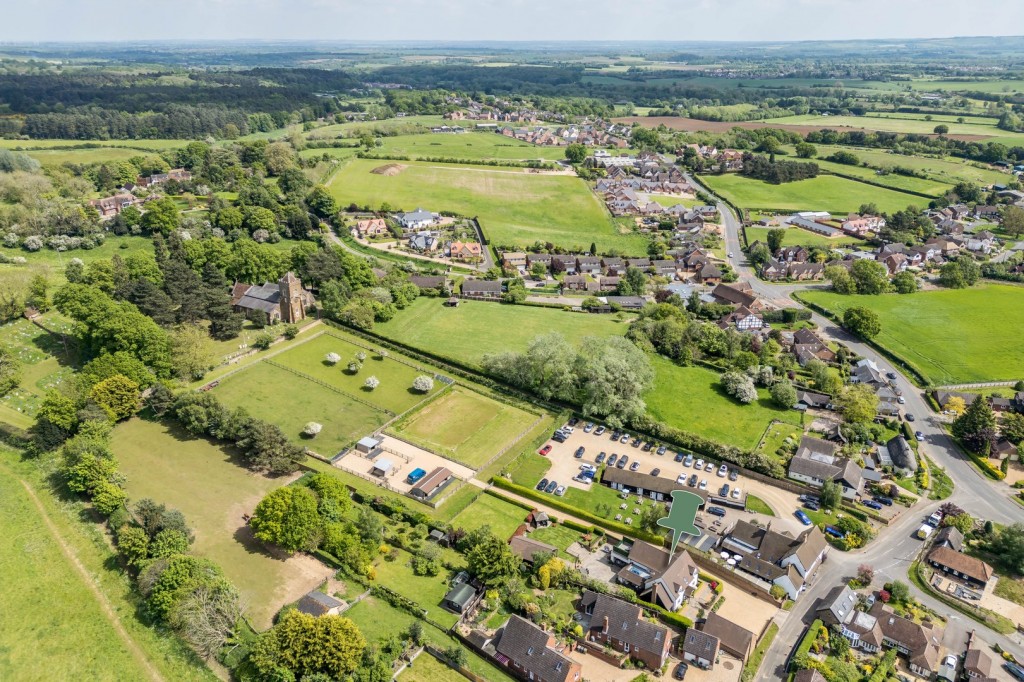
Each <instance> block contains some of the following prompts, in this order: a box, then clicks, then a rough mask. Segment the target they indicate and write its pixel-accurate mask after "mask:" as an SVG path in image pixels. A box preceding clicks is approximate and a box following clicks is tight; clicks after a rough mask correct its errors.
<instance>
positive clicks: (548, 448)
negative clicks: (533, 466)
mask: <svg viewBox="0 0 1024 682" xmlns="http://www.w3.org/2000/svg"><path fill="white" fill-rule="evenodd" d="M537 452H538V453H539V454H542V455H544V456H545V457H547V456H548V453H550V452H551V443H548V444H547V445H545V446H544V447H542V448H541V449H540V450H538V451H537Z"/></svg>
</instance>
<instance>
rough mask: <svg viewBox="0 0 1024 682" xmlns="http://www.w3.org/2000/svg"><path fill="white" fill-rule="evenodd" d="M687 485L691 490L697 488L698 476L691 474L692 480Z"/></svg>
mask: <svg viewBox="0 0 1024 682" xmlns="http://www.w3.org/2000/svg"><path fill="white" fill-rule="evenodd" d="M686 485H688V486H690V487H691V488H693V487H695V486H696V485H697V474H690V480H689V481H687V482H686Z"/></svg>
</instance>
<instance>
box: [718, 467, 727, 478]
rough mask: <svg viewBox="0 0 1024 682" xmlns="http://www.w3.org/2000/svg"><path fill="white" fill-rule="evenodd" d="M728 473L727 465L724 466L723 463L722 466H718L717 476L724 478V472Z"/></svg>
mask: <svg viewBox="0 0 1024 682" xmlns="http://www.w3.org/2000/svg"><path fill="white" fill-rule="evenodd" d="M728 473H729V467H727V466H725V465H724V464H723V465H722V466H720V467H718V477H719V478H725V476H726V474H728Z"/></svg>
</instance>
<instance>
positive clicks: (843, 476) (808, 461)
mask: <svg viewBox="0 0 1024 682" xmlns="http://www.w3.org/2000/svg"><path fill="white" fill-rule="evenodd" d="M805 438H807V437H806V436H805ZM786 475H787V476H789V478H792V479H793V480H796V481H801V482H803V483H806V484H808V485H811V486H814V487H815V488H820V487H822V486H823V485H824V484H825V481H835V482H836V483H839V485H841V486H842V488H843V497H844V498H846V499H848V500H852V499H854V498H855V497H857V496H858V495H860V492H861V489H862V487H863V485H864V475H863V473H862V472H861V469H860V467H858V466H857V464H856V463H855V462H854V461H853V460H852V459H848V458H846V457H830V458H815V459H812V458H810V457H799V456H796V457H793V459H791V460H790V461H789V471H788V472H787V474H786Z"/></svg>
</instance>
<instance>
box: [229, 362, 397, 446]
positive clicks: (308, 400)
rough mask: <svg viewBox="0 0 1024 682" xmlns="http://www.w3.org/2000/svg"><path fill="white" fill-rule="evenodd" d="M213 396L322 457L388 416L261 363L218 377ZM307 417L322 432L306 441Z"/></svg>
mask: <svg viewBox="0 0 1024 682" xmlns="http://www.w3.org/2000/svg"><path fill="white" fill-rule="evenodd" d="M215 394H216V396H217V397H218V398H220V399H221V400H223V401H224V403H225V404H227V405H230V406H231V407H244V408H245V409H246V410H248V411H249V414H251V415H252V416H254V417H257V418H259V419H264V420H266V421H268V422H271V423H274V424H277V425H278V426H280V427H281V429H282V430H283V431H284V433H285V435H287V436H288V438H290V439H291V440H292V442H294V443H296V444H298V445H303V446H306V447H309V448H311V449H312V450H315V451H316V452H318V453H320V454H321V455H324V456H327V457H331V456H333V455H334V454H336V453H337V452H340V451H341V450H342V449H343V448H345V447H348V446H349V445H351V444H352V443H353V442H354V441H357V440H359V439H360V438H362V437H363V436H365V435H367V434H368V433H370V432H372V431H374V430H375V429H376V428H377V427H379V426H380V425H381V424H383V423H384V422H385V421H387V419H388V415H387V413H385V412H383V411H381V410H378V409H375V408H372V407H369V406H368V405H364V404H363V403H360V402H357V401H356V400H353V399H352V398H349V397H347V396H346V395H343V394H341V393H338V392H337V391H334V390H332V389H330V388H327V387H326V386H321V385H320V384H317V383H315V382H313V381H310V380H309V379H304V378H302V377H300V376H297V375H295V374H293V373H292V372H289V371H288V370H286V369H282V368H281V367H275V366H274V365H270V364H267V363H266V362H258V363H256V364H255V365H252V366H251V367H248V368H246V369H243V370H242V371H240V372H238V373H236V374H232V375H231V376H229V377H227V378H226V379H222V380H221V383H220V386H218V387H217V388H216V390H215ZM311 421H312V422H319V423H320V424H322V425H323V430H322V431H321V432H320V434H319V435H318V436H317V437H316V438H315V439H313V440H307V439H305V438H303V437H302V429H303V427H305V425H306V424H307V423H309V422H311Z"/></svg>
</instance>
